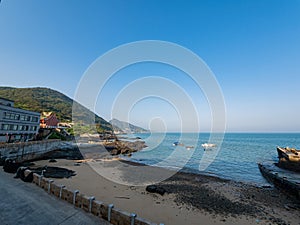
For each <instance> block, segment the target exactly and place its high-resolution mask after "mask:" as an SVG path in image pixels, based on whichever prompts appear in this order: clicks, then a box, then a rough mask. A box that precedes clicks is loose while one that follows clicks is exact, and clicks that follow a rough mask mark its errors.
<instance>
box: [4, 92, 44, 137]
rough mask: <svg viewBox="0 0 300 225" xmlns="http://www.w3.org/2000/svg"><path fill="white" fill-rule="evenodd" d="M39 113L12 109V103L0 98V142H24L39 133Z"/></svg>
mask: <svg viewBox="0 0 300 225" xmlns="http://www.w3.org/2000/svg"><path fill="white" fill-rule="evenodd" d="M39 127H40V113H38V112H32V111H28V110H24V109H18V108H14V102H13V101H11V100H8V99H5V98H1V97H0V142H13V141H26V140H30V139H32V138H33V137H34V136H35V135H36V134H37V133H38V131H39Z"/></svg>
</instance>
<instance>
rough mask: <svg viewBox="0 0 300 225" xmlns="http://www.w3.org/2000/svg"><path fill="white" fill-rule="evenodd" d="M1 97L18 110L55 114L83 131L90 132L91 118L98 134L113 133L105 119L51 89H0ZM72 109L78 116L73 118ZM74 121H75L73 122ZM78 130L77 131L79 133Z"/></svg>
mask: <svg viewBox="0 0 300 225" xmlns="http://www.w3.org/2000/svg"><path fill="white" fill-rule="evenodd" d="M0 97H2V98H7V99H10V100H13V101H14V102H15V107H16V108H22V109H27V110H31V111H36V112H40V113H41V112H54V113H55V114H56V116H57V118H58V119H59V121H60V122H75V124H78V126H80V127H81V128H82V129H81V130H83V131H89V127H90V125H89V124H93V121H92V120H91V118H95V124H96V129H97V132H98V133H103V132H108V133H110V132H112V126H111V124H110V123H108V122H107V121H105V120H104V119H103V118H101V117H99V116H98V115H96V114H94V113H93V112H91V111H90V110H88V109H87V108H85V107H84V106H82V105H81V104H79V103H77V102H75V104H74V106H73V100H72V99H71V98H69V97H68V96H66V95H64V94H62V93H60V92H58V91H55V90H52V89H50V88H40V87H37V88H12V87H0ZM72 107H75V109H76V111H75V112H76V114H75V115H73V118H72ZM72 120H73V121H72ZM77 130H78V129H76V130H75V131H76V132H77Z"/></svg>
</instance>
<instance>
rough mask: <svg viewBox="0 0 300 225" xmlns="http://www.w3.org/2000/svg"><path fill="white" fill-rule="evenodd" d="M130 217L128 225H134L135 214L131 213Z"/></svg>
mask: <svg viewBox="0 0 300 225" xmlns="http://www.w3.org/2000/svg"><path fill="white" fill-rule="evenodd" d="M130 217H131V219H130V225H134V221H135V217H136V214H135V213H131V214H130Z"/></svg>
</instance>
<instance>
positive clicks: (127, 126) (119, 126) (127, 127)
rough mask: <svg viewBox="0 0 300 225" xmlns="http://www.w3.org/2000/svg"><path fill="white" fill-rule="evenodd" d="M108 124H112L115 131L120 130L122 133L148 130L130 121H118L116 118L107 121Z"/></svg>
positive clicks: (145, 131)
mask: <svg viewBox="0 0 300 225" xmlns="http://www.w3.org/2000/svg"><path fill="white" fill-rule="evenodd" d="M109 122H110V124H111V125H112V126H113V129H114V131H115V132H122V133H147V132H149V131H148V130H146V129H144V128H141V127H138V126H135V125H133V124H131V123H127V122H124V121H120V120H117V119H112V120H110V121H109Z"/></svg>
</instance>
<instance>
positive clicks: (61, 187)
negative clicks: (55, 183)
mask: <svg viewBox="0 0 300 225" xmlns="http://www.w3.org/2000/svg"><path fill="white" fill-rule="evenodd" d="M65 187H66V186H65V185H60V190H59V198H61V197H62V189H63V188H65Z"/></svg>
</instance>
